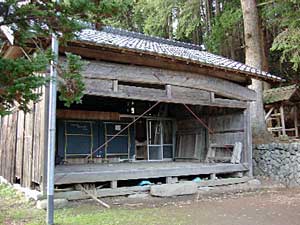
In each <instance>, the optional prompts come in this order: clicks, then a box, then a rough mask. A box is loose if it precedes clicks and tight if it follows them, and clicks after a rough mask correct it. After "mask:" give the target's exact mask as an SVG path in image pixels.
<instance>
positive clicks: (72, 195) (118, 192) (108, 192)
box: [54, 177, 251, 201]
mask: <svg viewBox="0 0 300 225" xmlns="http://www.w3.org/2000/svg"><path fill="white" fill-rule="evenodd" d="M173 179H174V178H173ZM250 179H251V178H249V177H241V178H224V179H216V180H202V181H201V182H199V183H198V184H197V185H198V187H215V186H222V185H231V184H239V183H245V182H247V181H249V180H250ZM175 183H176V182H175ZM148 191H150V185H148V186H143V187H139V186H133V187H120V188H116V189H112V188H103V189H97V192H96V193H95V196H97V197H113V196H122V195H132V194H135V193H141V192H148ZM54 197H55V198H56V199H60V198H64V199H67V200H69V201H72V200H80V199H89V198H91V197H90V196H89V195H87V194H85V193H82V192H81V191H59V192H55V194H54Z"/></svg>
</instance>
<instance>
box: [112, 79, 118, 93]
mask: <svg viewBox="0 0 300 225" xmlns="http://www.w3.org/2000/svg"><path fill="white" fill-rule="evenodd" d="M113 92H118V80H113Z"/></svg>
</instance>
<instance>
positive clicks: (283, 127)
mask: <svg viewBox="0 0 300 225" xmlns="http://www.w3.org/2000/svg"><path fill="white" fill-rule="evenodd" d="M279 110H280V119H281V127H282V135H284V136H285V135H286V130H285V118H284V108H283V105H282V104H281V105H280V108H279Z"/></svg>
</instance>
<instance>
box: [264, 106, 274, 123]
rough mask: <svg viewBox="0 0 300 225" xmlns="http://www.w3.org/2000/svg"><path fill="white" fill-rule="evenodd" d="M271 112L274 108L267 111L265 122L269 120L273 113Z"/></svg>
mask: <svg viewBox="0 0 300 225" xmlns="http://www.w3.org/2000/svg"><path fill="white" fill-rule="evenodd" d="M273 110H274V107H272V108H271V109H270V110H269V111H268V113H267V114H266V116H265V120H267V119H268V118H269V116H270V115H271V113H272V112H273Z"/></svg>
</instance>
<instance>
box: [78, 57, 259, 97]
mask: <svg viewBox="0 0 300 225" xmlns="http://www.w3.org/2000/svg"><path fill="white" fill-rule="evenodd" d="M82 73H83V75H84V77H85V78H87V79H110V80H115V79H117V80H119V81H125V82H135V83H147V84H157V85H166V84H170V85H173V86H180V87H187V88H194V89H199V90H205V91H210V92H214V93H215V94H217V95H219V96H223V97H227V98H232V99H237V100H243V101H254V100H255V99H256V93H255V92H254V91H253V90H250V89H248V88H247V87H243V86H241V85H239V84H236V83H233V82H230V81H227V80H224V79H220V78H216V77H212V76H209V75H207V74H196V73H189V72H180V71H171V70H165V69H158V68H151V67H146V66H134V65H124V64H116V63H108V62H97V61H90V62H89V63H88V64H87V65H86V67H85V68H84V70H83V72H82Z"/></svg>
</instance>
